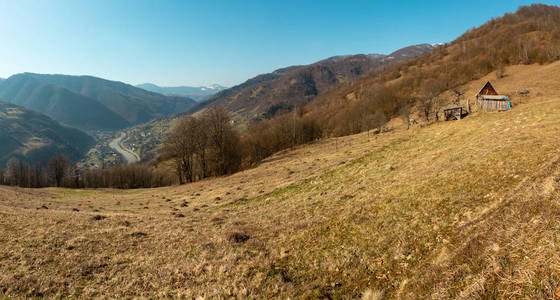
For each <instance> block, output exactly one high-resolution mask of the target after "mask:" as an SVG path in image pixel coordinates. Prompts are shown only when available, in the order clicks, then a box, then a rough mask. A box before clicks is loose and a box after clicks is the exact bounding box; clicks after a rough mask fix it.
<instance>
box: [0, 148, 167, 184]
mask: <svg viewBox="0 0 560 300" xmlns="http://www.w3.org/2000/svg"><path fill="white" fill-rule="evenodd" d="M6 166H7V168H6V170H3V169H0V184H2V185H12V186H19V187H24V188H42V187H66V188H119V189H132V188H152V187H160V186H169V185H173V184H175V183H176V182H177V181H176V179H175V178H174V177H173V176H170V175H169V174H167V173H166V172H165V171H164V170H159V169H157V168H154V166H153V165H152V164H150V163H145V162H140V163H135V164H130V165H119V166H114V167H111V168H107V169H93V170H78V169H76V168H73V167H72V164H71V162H70V160H69V159H68V158H67V157H66V156H64V155H62V154H54V155H53V156H52V157H51V158H50V159H49V160H48V162H47V164H46V165H45V166H43V165H42V164H41V163H39V162H37V163H34V164H32V165H30V164H29V163H28V162H26V161H25V160H22V159H18V158H15V157H12V158H11V159H10V160H9V161H8V163H7V164H6Z"/></svg>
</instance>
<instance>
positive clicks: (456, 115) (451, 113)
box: [443, 106, 463, 121]
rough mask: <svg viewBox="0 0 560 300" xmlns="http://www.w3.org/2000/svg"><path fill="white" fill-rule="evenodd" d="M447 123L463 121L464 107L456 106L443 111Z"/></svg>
mask: <svg viewBox="0 0 560 300" xmlns="http://www.w3.org/2000/svg"><path fill="white" fill-rule="evenodd" d="M443 115H444V117H445V121H453V120H461V117H462V116H463V107H461V106H455V107H450V108H446V109H444V110H443Z"/></svg>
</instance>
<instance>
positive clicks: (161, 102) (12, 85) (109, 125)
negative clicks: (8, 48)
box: [0, 73, 195, 130]
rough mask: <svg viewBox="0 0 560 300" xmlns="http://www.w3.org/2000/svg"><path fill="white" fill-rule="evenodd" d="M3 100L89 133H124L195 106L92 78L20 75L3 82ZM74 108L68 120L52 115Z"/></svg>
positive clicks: (0, 90) (0, 91)
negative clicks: (114, 131)
mask: <svg viewBox="0 0 560 300" xmlns="http://www.w3.org/2000/svg"><path fill="white" fill-rule="evenodd" d="M0 98H1V99H4V100H6V101H8V102H13V103H15V104H20V105H24V106H26V105H27V106H28V108H31V109H35V110H38V111H39V112H43V113H47V114H48V115H50V116H52V117H53V118H55V119H57V120H58V121H61V122H64V123H67V124H68V125H71V126H74V127H78V128H82V129H88V130H90V129H94V130H97V129H101V130H109V129H112V130H115V129H122V128H125V127H129V126H131V125H136V124H140V123H145V122H148V121H150V120H152V119H154V118H157V117H161V116H167V115H172V114H175V113H178V112H182V111H184V110H186V109H187V108H189V107H190V106H192V105H193V104H194V103H195V101H194V100H192V99H190V98H187V97H178V96H164V95H161V94H158V93H154V92H150V91H146V90H143V89H140V88H137V87H134V86H132V85H129V84H126V83H123V82H119V81H110V80H106V79H103V78H98V77H94V76H89V75H82V76H72V75H61V74H36V73H21V74H16V75H13V76H11V77H10V78H8V79H6V80H5V81H2V82H1V83H0ZM75 99H78V100H75ZM76 101H77V102H79V104H78V106H76V103H74V102H76ZM71 105H74V107H73V109H72V111H67V112H66V113H64V116H60V114H56V113H53V112H51V111H50V110H52V109H53V107H58V108H61V107H62V108H65V109H68V106H71ZM80 105H82V106H84V107H80ZM101 106H102V107H101ZM94 108H95V109H94ZM55 111H56V110H55ZM61 114H62V113H61ZM89 115H99V116H102V115H105V116H107V118H108V120H107V119H106V118H103V117H96V118H93V120H89V121H95V120H96V119H97V120H98V121H97V122H94V123H93V124H90V123H91V122H90V123H88V122H86V121H87V120H88V116H89ZM78 116H80V117H78ZM82 118H83V120H82ZM89 119H91V118H89ZM69 120H70V121H69Z"/></svg>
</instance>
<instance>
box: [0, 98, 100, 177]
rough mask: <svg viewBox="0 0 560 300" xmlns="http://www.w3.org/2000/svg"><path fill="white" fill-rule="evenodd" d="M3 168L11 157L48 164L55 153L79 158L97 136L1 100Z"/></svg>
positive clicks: (0, 130)
mask: <svg viewBox="0 0 560 300" xmlns="http://www.w3.org/2000/svg"><path fill="white" fill-rule="evenodd" d="M0 132H1V133H2V134H0V168H4V167H5V164H6V162H7V161H8V160H9V159H10V158H11V157H16V158H18V159H24V160H26V161H27V162H28V163H29V164H34V163H41V164H43V165H44V164H45V163H46V162H47V160H48V159H49V158H50V157H51V156H52V155H53V154H55V153H60V154H64V155H65V156H67V157H69V158H70V159H71V160H78V159H80V158H81V157H82V155H83V154H84V153H85V152H86V151H87V150H88V149H89V147H91V146H92V145H93V143H94V140H93V138H92V137H90V136H89V135H87V134H85V133H84V132H82V131H79V130H77V129H74V128H70V127H66V126H63V125H61V124H59V123H58V122H56V121H54V120H52V119H51V118H49V117H47V116H45V115H43V114H40V113H38V112H35V111H32V110H29V109H26V108H24V107H21V106H17V105H14V104H11V103H6V102H1V101H0Z"/></svg>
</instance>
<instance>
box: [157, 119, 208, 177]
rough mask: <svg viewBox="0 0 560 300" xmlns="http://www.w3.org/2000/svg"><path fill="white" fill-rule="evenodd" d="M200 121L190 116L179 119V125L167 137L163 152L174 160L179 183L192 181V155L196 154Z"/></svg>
mask: <svg viewBox="0 0 560 300" xmlns="http://www.w3.org/2000/svg"><path fill="white" fill-rule="evenodd" d="M199 123H200V121H199V120H198V119H196V118H195V117H192V116H187V117H184V118H182V119H181V121H180V122H179V124H178V125H177V126H176V127H175V128H174V129H173V131H172V132H171V134H170V135H169V136H168V137H167V140H166V142H165V145H164V151H165V152H166V153H167V155H169V156H172V157H174V158H175V172H176V173H177V177H178V178H179V183H180V184H184V183H186V182H192V181H193V170H194V155H195V153H196V152H197V146H198V143H197V141H196V138H197V137H198V133H197V131H198V130H200V126H199Z"/></svg>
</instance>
